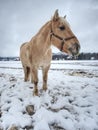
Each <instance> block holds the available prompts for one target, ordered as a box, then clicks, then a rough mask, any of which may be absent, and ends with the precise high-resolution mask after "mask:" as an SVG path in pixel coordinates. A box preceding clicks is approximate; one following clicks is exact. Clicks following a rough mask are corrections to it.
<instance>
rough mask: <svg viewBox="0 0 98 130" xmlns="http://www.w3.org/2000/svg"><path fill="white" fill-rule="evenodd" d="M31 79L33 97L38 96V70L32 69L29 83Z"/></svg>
mask: <svg viewBox="0 0 98 130" xmlns="http://www.w3.org/2000/svg"><path fill="white" fill-rule="evenodd" d="M32 79H33V83H34V92H33V95H35V96H38V86H37V85H38V70H37V69H35V68H32V72H31V82H32Z"/></svg>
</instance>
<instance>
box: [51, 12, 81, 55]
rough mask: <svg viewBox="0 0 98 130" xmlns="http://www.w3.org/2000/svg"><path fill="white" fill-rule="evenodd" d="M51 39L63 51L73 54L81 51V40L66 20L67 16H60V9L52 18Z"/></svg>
mask: <svg viewBox="0 0 98 130" xmlns="http://www.w3.org/2000/svg"><path fill="white" fill-rule="evenodd" d="M51 41H52V43H53V45H55V46H56V47H57V48H58V49H59V50H61V51H62V52H65V53H67V54H70V55H73V56H75V55H77V54H78V53H79V50H80V44H79V41H78V39H77V37H76V36H75V35H74V33H73V32H72V30H71V28H70V25H69V24H68V22H67V21H66V17H65V16H64V17H60V16H59V14H58V10H56V11H55V13H54V16H53V18H52V27H51Z"/></svg>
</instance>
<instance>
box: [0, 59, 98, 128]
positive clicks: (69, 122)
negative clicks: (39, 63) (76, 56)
mask: <svg viewBox="0 0 98 130" xmlns="http://www.w3.org/2000/svg"><path fill="white" fill-rule="evenodd" d="M23 77H24V74H23V70H22V67H21V63H20V62H18V61H13V62H12V61H6V62H5V61H1V62H0V97H1V98H0V130H98V61H93V60H92V61H52V63H51V68H50V70H49V76H48V90H47V91H46V92H43V90H42V73H41V70H39V84H38V86H39V96H38V97H36V96H35V97H34V96H33V84H31V83H30V82H24V81H23Z"/></svg>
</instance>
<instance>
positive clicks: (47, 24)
mask: <svg viewBox="0 0 98 130" xmlns="http://www.w3.org/2000/svg"><path fill="white" fill-rule="evenodd" d="M50 22H51V21H48V22H46V23H45V24H44V25H43V26H42V27H41V28H40V30H39V31H38V33H37V35H38V34H39V33H41V31H42V30H43V29H44V28H45V26H47V25H48V24H49V23H50Z"/></svg>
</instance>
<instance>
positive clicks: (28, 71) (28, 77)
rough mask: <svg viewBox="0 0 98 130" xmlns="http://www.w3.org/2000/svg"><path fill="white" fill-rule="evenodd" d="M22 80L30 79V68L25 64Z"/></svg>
mask: <svg viewBox="0 0 98 130" xmlns="http://www.w3.org/2000/svg"><path fill="white" fill-rule="evenodd" d="M23 68H24V81H25V82H26V81H29V80H30V68H29V67H27V66H24V67H23Z"/></svg>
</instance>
